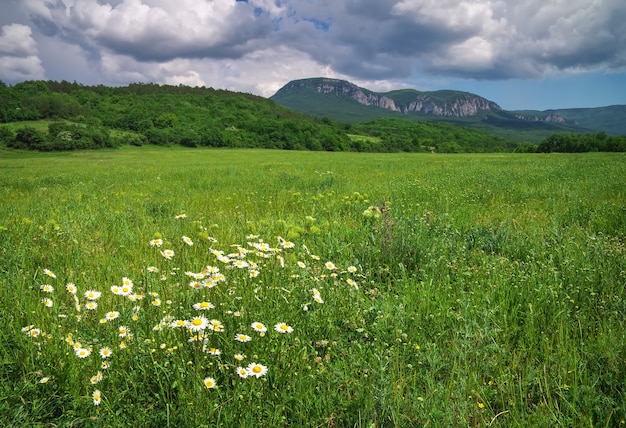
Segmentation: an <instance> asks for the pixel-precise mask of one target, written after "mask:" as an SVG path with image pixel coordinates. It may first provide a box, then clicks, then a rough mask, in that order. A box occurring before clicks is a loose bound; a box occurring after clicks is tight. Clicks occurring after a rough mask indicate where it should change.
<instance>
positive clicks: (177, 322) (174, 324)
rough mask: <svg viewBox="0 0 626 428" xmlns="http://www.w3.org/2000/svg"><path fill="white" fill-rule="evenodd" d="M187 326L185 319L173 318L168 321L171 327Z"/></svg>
mask: <svg viewBox="0 0 626 428" xmlns="http://www.w3.org/2000/svg"><path fill="white" fill-rule="evenodd" d="M185 326H187V321H185V320H174V321H172V322H171V323H170V327H172V328H179V327H185Z"/></svg>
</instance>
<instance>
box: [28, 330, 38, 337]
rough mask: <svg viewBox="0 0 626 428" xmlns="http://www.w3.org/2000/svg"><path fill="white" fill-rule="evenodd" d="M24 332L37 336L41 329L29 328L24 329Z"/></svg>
mask: <svg viewBox="0 0 626 428" xmlns="http://www.w3.org/2000/svg"><path fill="white" fill-rule="evenodd" d="M26 334H28V335H29V336H30V337H38V336H39V335H40V334H41V330H40V329H38V328H31V329H30V330H27V331H26Z"/></svg>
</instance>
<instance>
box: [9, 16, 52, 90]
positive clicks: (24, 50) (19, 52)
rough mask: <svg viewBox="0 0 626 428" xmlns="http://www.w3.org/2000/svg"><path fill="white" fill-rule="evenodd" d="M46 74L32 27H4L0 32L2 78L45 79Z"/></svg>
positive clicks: (12, 79) (19, 25) (20, 25)
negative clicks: (38, 53) (38, 54)
mask: <svg viewBox="0 0 626 428" xmlns="http://www.w3.org/2000/svg"><path fill="white" fill-rule="evenodd" d="M44 76H45V72H44V69H43V66H42V64H41V60H40V59H39V57H38V56H37V44H36V43H35V40H34V39H33V37H32V33H31V29H30V27H28V26H26V25H22V24H10V25H4V26H2V31H1V32H0V77H1V78H2V79H6V80H8V81H17V80H35V79H43V78H44Z"/></svg>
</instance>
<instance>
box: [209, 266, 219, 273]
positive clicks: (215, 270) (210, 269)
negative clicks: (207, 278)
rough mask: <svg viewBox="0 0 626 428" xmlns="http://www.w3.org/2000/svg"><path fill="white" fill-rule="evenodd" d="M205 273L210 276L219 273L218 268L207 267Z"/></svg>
mask: <svg viewBox="0 0 626 428" xmlns="http://www.w3.org/2000/svg"><path fill="white" fill-rule="evenodd" d="M206 271H207V273H210V274H214V273H219V272H220V268H218V267H217V266H207V267H206Z"/></svg>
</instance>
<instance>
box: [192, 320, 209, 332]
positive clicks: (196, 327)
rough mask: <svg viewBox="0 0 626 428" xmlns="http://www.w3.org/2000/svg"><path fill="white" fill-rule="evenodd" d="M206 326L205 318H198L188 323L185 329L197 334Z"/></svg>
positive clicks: (207, 322) (207, 323)
mask: <svg viewBox="0 0 626 428" xmlns="http://www.w3.org/2000/svg"><path fill="white" fill-rule="evenodd" d="M208 325H209V321H208V320H207V319H206V318H205V317H203V316H199V317H195V318H193V319H192V320H191V321H189V322H188V323H187V328H188V329H189V330H191V331H194V332H199V331H202V330H204V329H205V328H207V326H208Z"/></svg>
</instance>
